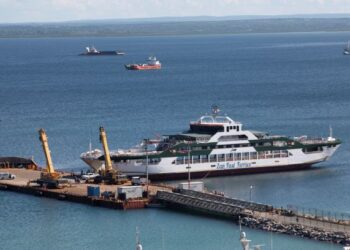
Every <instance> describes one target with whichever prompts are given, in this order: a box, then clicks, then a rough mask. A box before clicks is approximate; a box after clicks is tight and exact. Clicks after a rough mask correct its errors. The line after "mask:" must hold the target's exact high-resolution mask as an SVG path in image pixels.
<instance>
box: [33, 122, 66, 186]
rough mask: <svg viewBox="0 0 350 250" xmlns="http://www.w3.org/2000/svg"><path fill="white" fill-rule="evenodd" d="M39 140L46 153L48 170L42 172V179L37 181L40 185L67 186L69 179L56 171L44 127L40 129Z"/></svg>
mask: <svg viewBox="0 0 350 250" xmlns="http://www.w3.org/2000/svg"><path fill="white" fill-rule="evenodd" d="M39 140H40V141H41V144H42V146H43V150H44V154H45V159H46V170H44V171H42V172H41V175H40V179H38V180H37V181H36V182H37V183H38V184H39V185H40V186H46V187H48V188H63V187H65V186H67V185H68V180H67V179H62V176H61V174H60V173H57V172H56V171H55V168H54V166H53V163H52V158H51V152H50V149H49V143H48V140H47V135H46V132H45V130H44V129H42V128H41V129H39Z"/></svg>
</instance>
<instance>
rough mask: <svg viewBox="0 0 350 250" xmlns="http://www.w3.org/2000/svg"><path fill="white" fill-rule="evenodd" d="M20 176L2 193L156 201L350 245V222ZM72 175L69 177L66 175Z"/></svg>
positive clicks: (140, 204) (191, 194)
mask: <svg viewBox="0 0 350 250" xmlns="http://www.w3.org/2000/svg"><path fill="white" fill-rule="evenodd" d="M4 171H6V172H9V173H12V174H15V175H16V179H14V180H0V190H8V191H14V192H20V193H26V194H31V195H37V196H42V197H48V198H54V199H58V200H66V201H71V202H78V203H84V204H89V205H94V206H102V207H108V208H115V209H129V208H144V207H146V206H147V204H149V203H150V202H152V201H156V202H158V203H162V204H164V205H165V206H167V207H172V208H175V209H178V208H181V209H182V210H183V209H185V210H187V211H190V212H199V213H201V214H204V215H212V216H213V215H214V216H221V217H224V218H226V219H230V220H233V221H238V218H241V221H242V224H243V225H245V226H248V227H251V228H256V229H261V230H266V231H272V232H278V233H284V234H290V235H296V236H299V237H303V238H311V239H315V240H320V241H329V242H333V243H337V244H342V245H350V221H348V220H335V219H330V218H320V217H316V216H312V215H304V216H300V215H297V214H294V213H293V212H292V211H290V210H286V209H282V208H274V207H273V206H270V205H266V204H261V203H255V202H248V201H244V200H240V199H234V198H229V197H224V196H220V195H216V194H212V193H208V192H197V191H192V190H185V189H174V188H173V187H171V186H166V185H157V184H153V185H149V186H148V188H147V187H146V186H145V187H144V190H148V191H149V197H148V198H140V199H137V200H127V201H121V200H118V199H115V198H114V196H113V197H107V198H106V197H88V196H87V186H89V185H93V184H85V183H74V184H71V185H70V186H69V187H65V188H62V189H46V188H42V187H40V186H37V185H35V184H32V183H31V181H34V180H36V179H38V178H39V177H40V172H39V171H35V170H26V169H6V170H4ZM66 174H67V175H69V173H66ZM99 187H100V192H101V193H103V192H105V191H108V192H115V191H116V190H117V188H118V185H101V184H100V185H99Z"/></svg>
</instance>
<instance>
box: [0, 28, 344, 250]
mask: <svg viewBox="0 0 350 250" xmlns="http://www.w3.org/2000/svg"><path fill="white" fill-rule="evenodd" d="M349 39H350V33H312V34H304V33H295V34H259V35H257V34H250V35H225V36H183V37H182V36H179V37H132V38H61V39H60V38H52V39H1V40H0V48H1V57H0V141H1V143H0V156H23V157H34V160H35V161H37V162H38V163H39V164H40V165H44V164H45V162H44V156H43V153H42V150H41V146H40V142H39V140H38V132H37V130H38V129H39V128H41V127H43V128H45V129H46V131H47V133H48V136H49V143H50V148H51V151H52V155H53V161H54V164H55V166H56V168H61V169H72V168H73V169H76V170H80V169H82V168H85V167H86V166H85V164H84V163H83V162H82V161H81V160H80V159H79V155H80V153H82V152H84V151H86V150H87V149H88V144H89V140H90V139H89V138H91V139H92V143H93V147H94V148H100V144H99V140H98V128H99V126H101V125H102V126H104V127H105V129H106V131H107V134H108V140H109V144H110V147H111V148H113V149H115V148H123V147H129V146H132V145H134V144H136V143H138V142H139V141H140V140H142V139H143V138H148V137H153V136H156V135H159V134H168V133H174V132H180V131H183V130H185V129H186V128H187V127H188V123H189V121H190V120H195V119H197V118H198V117H199V116H200V115H202V114H204V113H206V112H210V107H211V105H213V104H217V105H219V106H220V108H221V110H222V111H223V112H224V113H226V114H228V115H230V116H231V117H232V118H233V119H235V120H238V121H241V122H242V123H243V126H244V127H245V128H248V129H253V130H261V131H267V132H271V133H272V134H280V135H291V136H298V135H306V134H307V135H312V136H327V135H328V133H329V126H332V128H333V131H334V136H336V137H339V138H341V139H342V140H343V141H344V143H343V145H342V146H341V148H340V149H339V150H338V151H337V153H336V154H335V155H334V157H333V158H332V159H331V160H330V161H328V162H325V163H322V164H320V165H319V166H318V167H316V168H315V169H314V170H311V171H301V172H289V173H273V174H260V175H249V176H237V177H224V178H211V179H206V180H204V181H205V184H206V186H207V187H208V188H209V189H215V190H219V191H224V192H225V194H226V195H229V196H234V197H239V198H243V199H249V187H250V186H251V185H253V187H254V188H253V190H252V199H253V200H255V201H259V202H265V203H270V204H272V205H275V206H284V207H285V206H287V205H293V206H296V207H299V208H300V209H301V208H304V209H306V210H307V209H313V210H314V209H317V210H321V209H322V210H327V211H331V212H338V213H350V195H349V189H350V182H349V177H350V170H349V167H350V166H349V159H350V148H349V144H348V140H349V137H350V112H349V110H350V73H349V69H350V57H349V56H348V57H347V56H343V55H342V50H343V47H344V45H345V43H346V41H347V40H349ZM89 45H95V46H96V47H97V48H98V49H101V50H109V49H119V50H124V51H125V52H126V53H127V54H126V55H125V56H120V57H82V56H77V55H78V54H79V53H81V52H82V51H83V50H84V47H85V46H89ZM149 55H156V56H157V57H158V58H159V59H160V61H161V62H162V64H163V68H162V70H160V71H140V72H135V71H126V70H125V69H124V67H123V64H126V63H138V62H143V61H144V60H145V59H146V58H147V57H148V56H149ZM136 226H139V228H140V231H141V238H142V242H143V245H144V249H159V250H163V249H164V250H172V249H174V250H175V249H181V250H187V249H188V250H199V249H200V250H204V249H205V250H206V249H208V250H212V249H223V250H226V249H227V250H228V249H241V248H240V245H239V241H238V237H239V233H238V227H237V226H236V225H235V224H233V223H231V222H228V221H223V220H218V219H212V218H203V217H199V216H194V215H189V214H184V213H176V212H171V211H166V210H154V209H148V210H142V211H141V210H139V211H114V210H108V209H101V208H95V207H89V206H83V205H79V204H71V203H64V202H59V201H55V200H49V199H39V198H36V197H31V196H25V195H19V194H15V193H6V192H2V191H0V242H1V244H0V249H6V250H7V249H40V250H41V249H43V250H44V249H48V248H51V249H120V250H126V249H134V248H135V243H134V241H135V239H134V238H135V227H136ZM245 230H246V231H247V233H248V236H249V238H251V239H252V240H253V242H254V243H259V244H260V243H263V244H265V247H264V248H263V249H270V242H271V239H272V241H273V249H275V250H295V249H298V250H299V249H300V250H303V249H307V250H312V249H315V250H316V249H317V250H319V249H340V248H341V247H339V246H336V245H331V244H325V243H319V242H314V241H310V240H303V239H300V238H294V237H287V236H283V235H277V234H273V235H271V234H270V233H266V232H261V231H254V230H248V229H245Z"/></svg>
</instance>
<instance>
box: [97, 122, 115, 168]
mask: <svg viewBox="0 0 350 250" xmlns="http://www.w3.org/2000/svg"><path fill="white" fill-rule="evenodd" d="M100 142H101V143H102V146H103V151H104V153H105V172H110V171H112V170H113V168H112V161H111V155H110V153H109V148H108V143H107V134H106V130H105V129H104V127H100Z"/></svg>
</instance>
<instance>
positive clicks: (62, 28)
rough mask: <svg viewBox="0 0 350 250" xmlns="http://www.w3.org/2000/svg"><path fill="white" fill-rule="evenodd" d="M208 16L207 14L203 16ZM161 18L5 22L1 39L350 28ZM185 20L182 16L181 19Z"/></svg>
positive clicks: (301, 20)
mask: <svg viewBox="0 0 350 250" xmlns="http://www.w3.org/2000/svg"><path fill="white" fill-rule="evenodd" d="M202 18H204V17H202ZM156 20H157V21H154V22H150V21H145V22H142V21H140V19H138V21H131V22H118V21H113V20H104V21H95V22H94V21H76V22H64V23H43V24H38V23H33V24H2V25H0V38H9V37H13V38H16V37H77V36H152V35H204V34H238V33H278V32H315V31H328V32H332V31H350V18H349V17H341V18H339V17H337V18H332V17H330V18H324V17H322V18H319V17H313V18H306V17H293V18H276V17H275V18H269V17H265V18H260V19H249V18H248V19H244V20H212V21H204V20H197V21H176V20H171V21H169V20H168V21H164V20H165V19H161V18H160V19H156ZM180 20H181V19H180Z"/></svg>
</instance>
